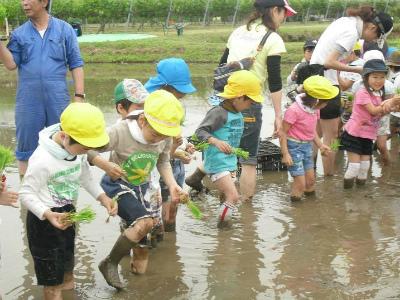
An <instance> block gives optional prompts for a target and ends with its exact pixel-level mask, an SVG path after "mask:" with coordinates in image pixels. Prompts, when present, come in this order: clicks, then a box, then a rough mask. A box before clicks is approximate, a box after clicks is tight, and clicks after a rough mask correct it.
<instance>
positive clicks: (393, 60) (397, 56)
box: [386, 51, 400, 67]
mask: <svg viewBox="0 0 400 300" xmlns="http://www.w3.org/2000/svg"><path fill="white" fill-rule="evenodd" d="M386 65H388V66H393V67H400V51H394V52H392V54H390V56H389V58H388V60H387V61H386Z"/></svg>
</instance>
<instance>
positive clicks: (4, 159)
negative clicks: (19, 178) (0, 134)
mask: <svg viewBox="0 0 400 300" xmlns="http://www.w3.org/2000/svg"><path fill="white" fill-rule="evenodd" d="M14 160H15V156H14V153H13V151H12V150H11V149H9V148H6V147H4V146H2V145H0V174H1V173H3V171H4V169H5V168H6V167H7V166H9V165H10V164H12V163H13V162H14Z"/></svg>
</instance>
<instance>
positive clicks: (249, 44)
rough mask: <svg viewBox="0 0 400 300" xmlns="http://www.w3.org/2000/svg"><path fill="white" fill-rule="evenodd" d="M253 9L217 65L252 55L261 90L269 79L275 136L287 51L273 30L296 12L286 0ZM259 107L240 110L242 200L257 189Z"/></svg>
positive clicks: (261, 1)
mask: <svg viewBox="0 0 400 300" xmlns="http://www.w3.org/2000/svg"><path fill="white" fill-rule="evenodd" d="M254 8H255V11H254V12H253V14H252V15H251V17H250V19H249V21H248V22H247V24H246V25H243V26H240V27H239V28H237V29H235V30H234V31H233V32H232V34H231V35H230V37H229V39H228V43H227V47H226V49H225V52H224V54H223V56H222V58H221V60H220V64H223V63H226V62H227V63H229V62H232V61H237V60H240V59H243V58H245V57H249V56H255V61H254V63H253V65H252V67H251V69H250V71H251V72H253V73H254V74H255V75H256V76H257V77H258V78H259V79H260V81H261V85H262V89H263V90H264V89H265V83H266V81H268V88H269V91H270V93H271V100H272V104H273V107H274V112H275V122H274V134H275V135H277V134H278V133H279V131H280V129H281V123H282V110H281V106H282V79H281V54H282V53H285V52H286V48H285V44H284V42H283V40H282V38H281V37H280V36H279V34H278V33H277V32H276V30H277V29H278V28H279V26H280V25H281V24H282V23H283V21H284V20H285V18H286V17H288V16H292V15H294V14H295V13H296V12H295V11H294V10H293V8H291V7H290V6H289V4H288V2H287V1H286V0H255V1H254ZM268 31H271V32H272V33H271V34H270V35H269V37H268V39H267V41H266V42H265V45H264V47H263V49H262V50H261V51H260V52H259V53H258V54H256V53H257V46H258V45H259V43H260V41H261V40H262V38H263V37H264V36H265V34H266V33H267V32H268ZM261 109H262V104H255V105H252V107H251V108H250V109H248V110H245V111H243V112H242V114H243V117H244V122H245V126H244V132H243V136H242V139H241V142H240V147H241V148H243V149H245V150H246V151H249V158H248V159H240V163H241V165H242V173H241V176H240V192H241V194H242V197H243V199H244V200H248V199H251V198H252V197H253V195H254V193H255V188H256V167H257V153H258V142H259V139H260V131H261V125H262V112H261Z"/></svg>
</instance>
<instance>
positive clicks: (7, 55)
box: [0, 42, 17, 71]
mask: <svg viewBox="0 0 400 300" xmlns="http://www.w3.org/2000/svg"><path fill="white" fill-rule="evenodd" d="M0 61H1V62H2V63H3V64H4V66H5V67H6V68H7V70H9V71H12V70H15V69H16V68H17V65H16V63H15V61H14V57H13V56H12V54H11V52H10V50H8V49H7V47H6V46H5V45H4V44H3V42H0Z"/></svg>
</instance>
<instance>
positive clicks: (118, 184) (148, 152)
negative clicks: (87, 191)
mask: <svg viewBox="0 0 400 300" xmlns="http://www.w3.org/2000/svg"><path fill="white" fill-rule="evenodd" d="M183 116H184V112H183V107H182V105H181V104H180V102H179V101H178V100H177V99H176V98H175V97H174V95H172V94H171V93H168V92H166V91H156V92H154V93H152V94H150V95H149V96H148V97H147V98H146V100H145V103H144V111H142V112H141V113H140V114H139V115H137V114H136V115H128V116H127V118H126V120H123V121H121V122H119V123H117V124H115V125H114V126H112V127H111V128H110V129H109V130H108V133H109V136H110V143H109V144H108V145H107V146H106V147H104V148H103V149H101V151H110V150H111V151H112V152H111V157H110V162H107V161H106V160H104V159H103V158H102V157H101V156H100V155H98V153H95V152H91V153H89V161H91V162H92V163H94V164H95V165H97V166H100V167H101V168H102V169H103V170H106V169H107V168H108V167H107V165H111V167H112V169H113V170H114V173H113V175H112V176H110V174H106V175H104V176H103V178H102V181H101V185H102V187H103V188H104V190H105V191H106V193H107V195H108V196H109V197H113V198H114V197H117V203H118V215H119V216H120V217H121V218H122V219H124V221H125V222H126V223H127V224H128V226H129V227H128V228H127V229H126V230H125V231H124V232H123V233H122V234H121V235H120V237H119V238H118V240H117V241H116V243H115V245H114V247H113V248H112V250H111V252H110V254H109V255H108V256H107V257H106V258H105V259H104V260H102V261H101V262H100V264H99V269H100V271H101V273H102V274H103V276H104V278H105V280H106V281H107V283H108V284H109V285H110V286H112V287H114V288H117V289H121V288H123V287H124V286H125V285H124V284H123V283H122V282H121V280H120V277H119V274H118V264H119V262H120V260H121V259H122V257H123V256H124V255H125V254H126V253H129V251H130V250H131V249H132V248H136V247H138V246H139V243H140V242H141V241H142V242H144V241H143V239H144V238H145V237H146V235H147V234H148V233H149V232H150V231H151V230H152V228H153V226H154V215H153V209H152V207H146V201H145V200H144V197H145V195H146V191H147V189H148V186H149V183H148V180H149V175H150V173H151V171H152V170H153V168H154V167H155V166H157V169H158V171H159V173H160V175H161V177H162V178H163V179H164V181H165V183H166V184H167V186H168V188H169V191H170V193H171V198H172V202H173V203H174V204H175V205H177V203H178V202H179V199H180V196H181V195H182V194H183V196H186V195H187V194H186V193H185V192H183V191H182V189H181V187H180V186H179V185H178V184H177V183H176V181H175V179H174V177H173V174H172V171H171V165H170V163H169V158H170V151H171V147H172V137H175V136H178V135H179V134H180V133H181V126H180V124H181V122H182V119H183ZM118 166H122V167H123V169H124V171H122V170H121V169H119V170H118V172H116V169H117V168H118ZM147 264H148V249H147V248H143V251H141V252H140V256H134V257H133V258H132V260H131V269H132V271H133V272H134V273H139V274H141V273H144V272H145V271H146V268H147Z"/></svg>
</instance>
